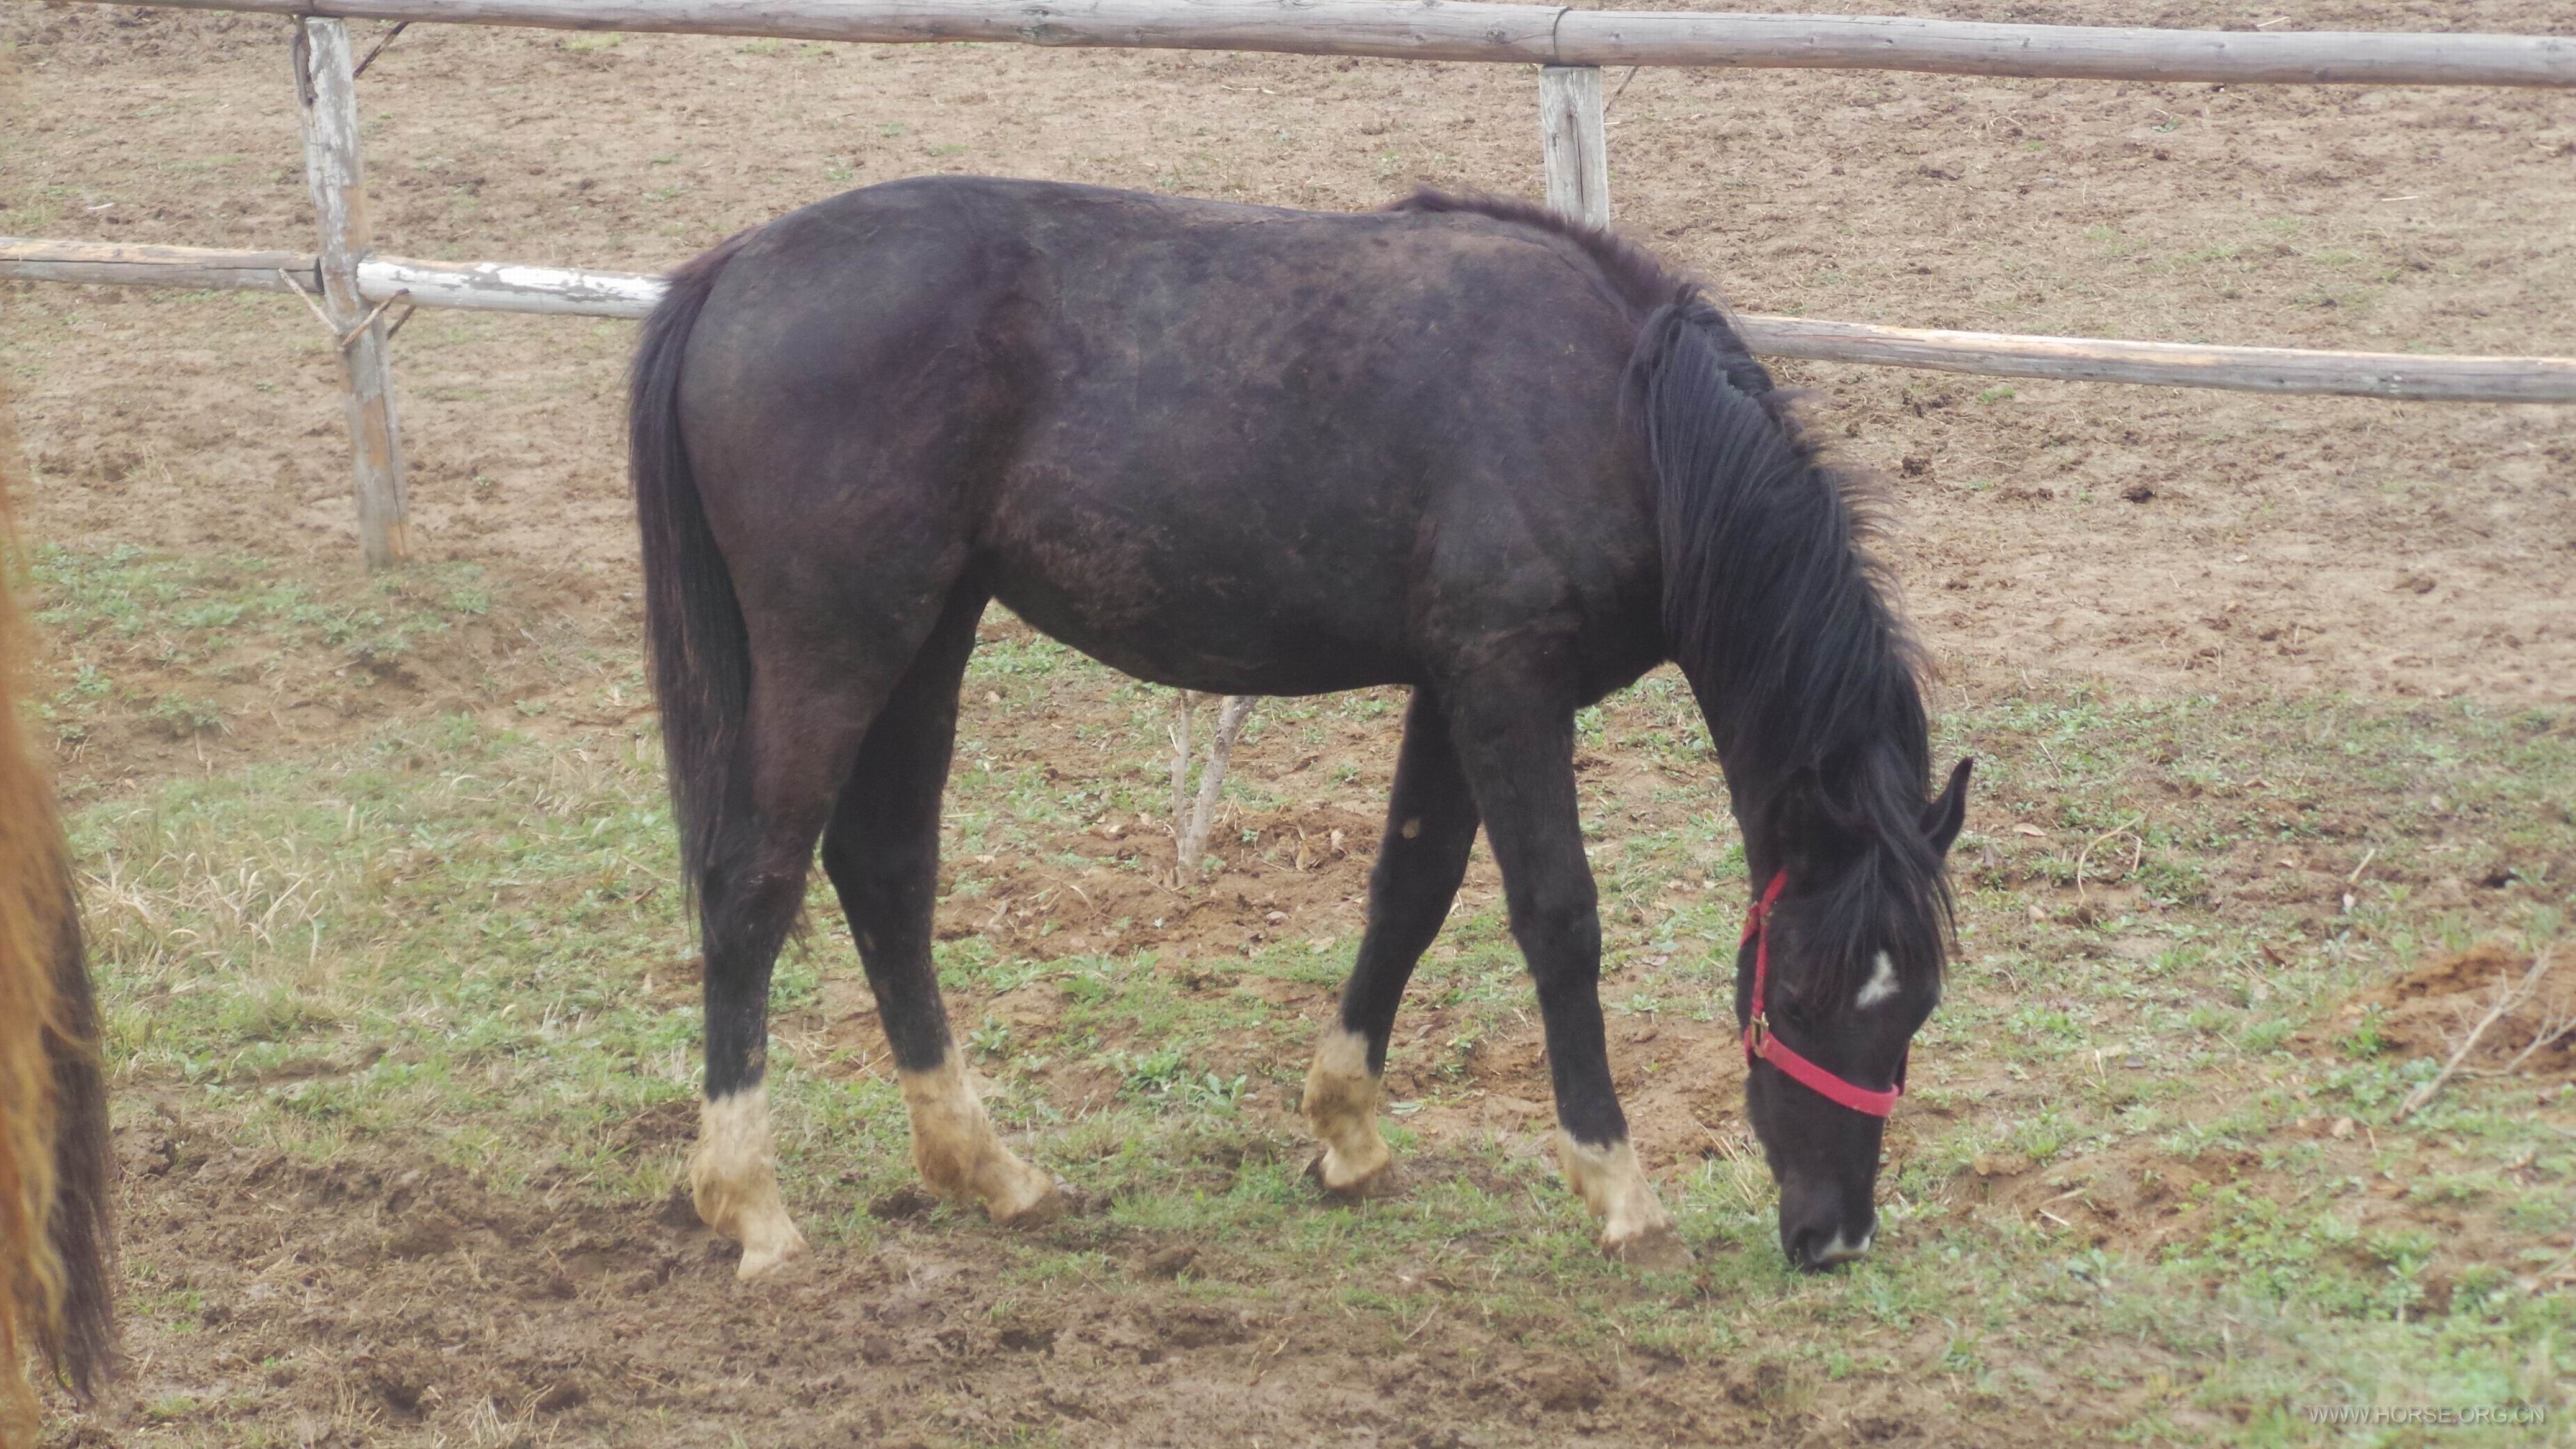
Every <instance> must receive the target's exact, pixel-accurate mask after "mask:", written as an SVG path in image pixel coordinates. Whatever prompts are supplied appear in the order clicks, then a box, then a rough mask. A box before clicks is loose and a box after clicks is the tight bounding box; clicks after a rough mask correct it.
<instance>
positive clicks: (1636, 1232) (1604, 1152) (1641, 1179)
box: [1556, 1130, 1690, 1268]
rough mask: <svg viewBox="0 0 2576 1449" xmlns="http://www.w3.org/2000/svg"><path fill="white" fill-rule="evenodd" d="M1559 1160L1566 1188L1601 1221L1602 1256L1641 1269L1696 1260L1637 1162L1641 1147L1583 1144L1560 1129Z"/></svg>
mask: <svg viewBox="0 0 2576 1449" xmlns="http://www.w3.org/2000/svg"><path fill="white" fill-rule="evenodd" d="M1556 1159H1557V1162H1558V1164H1559V1165H1560V1166H1561V1167H1562V1168H1563V1169H1564V1171H1565V1185H1566V1186H1567V1187H1570V1188H1572V1189H1573V1190H1574V1193H1575V1195H1576V1196H1577V1197H1580V1198H1582V1199H1583V1205H1584V1206H1585V1207H1588V1208H1590V1209H1592V1215H1593V1216H1594V1217H1597V1218H1599V1219H1600V1220H1601V1251H1602V1252H1604V1253H1607V1254H1609V1255H1610V1256H1611V1257H1613V1258H1616V1259H1618V1260H1619V1261H1621V1262H1623V1263H1628V1264H1632V1265H1634V1266H1636V1267H1640V1268H1677V1267H1680V1266H1681V1265H1682V1264H1684V1263H1687V1262H1689V1261H1690V1251H1689V1250H1688V1249H1686V1248H1684V1247H1683V1246H1682V1241H1681V1236H1680V1234H1678V1233H1677V1232H1675V1231H1674V1230H1673V1217H1672V1214H1671V1213H1668V1212H1666V1211H1664V1204H1663V1200H1662V1199H1661V1198H1658V1197H1656V1196H1655V1188H1654V1184H1652V1183H1650V1182H1648V1181H1647V1180H1646V1173H1645V1169H1644V1168H1642V1167H1640V1166H1639V1165H1638V1163H1637V1149H1636V1148H1635V1147H1633V1146H1631V1145H1629V1144H1628V1143H1627V1142H1625V1141H1619V1142H1611V1143H1605V1144H1599V1145H1596V1144H1593V1143H1588V1142H1578V1141H1576V1140H1575V1138H1574V1135H1573V1134H1572V1133H1569V1132H1565V1131H1563V1130H1559V1131H1558V1133H1557V1134H1556Z"/></svg>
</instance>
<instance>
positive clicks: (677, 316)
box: [627, 231, 752, 900]
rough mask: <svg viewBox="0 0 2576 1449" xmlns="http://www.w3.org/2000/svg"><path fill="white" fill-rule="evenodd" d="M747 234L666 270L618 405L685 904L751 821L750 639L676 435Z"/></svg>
mask: <svg viewBox="0 0 2576 1449" xmlns="http://www.w3.org/2000/svg"><path fill="white" fill-rule="evenodd" d="M751 234H752V233H750V232H748V231H746V232H742V233H740V234H738V235H736V236H735V237H733V238H732V239H731V240H728V241H726V242H724V243H723V244H721V245H719V246H717V247H716V248H715V249H714V250H712V251H710V252H707V253H706V254H705V255H703V256H701V257H698V258H697V259H696V260H694V261H692V262H690V263H689V264H688V265H686V266H684V267H681V268H680V269H679V270H678V271H676V272H673V273H672V274H671V283H670V290H669V291H668V292H666V293H664V294H663V297H662V300H661V303H660V304H659V305H657V306H656V307H654V309H653V315H652V316H651V317H649V318H647V319H645V323H644V336H643V340H642V341H641V342H640V343H639V344H638V345H637V347H636V351H635V370H634V375H633V377H632V379H631V382H630V389H629V394H628V402H627V447H628V458H627V465H628V468H629V470H630V471H631V473H632V475H633V478H634V484H635V516H636V522H637V524H638V526H639V528H640V529H641V532H642V535H643V556H644V621H645V631H646V633H647V634H648V635H649V636H650V638H651V641H652V668H653V691H654V695H655V697H656V699H657V700H658V701H659V703H660V705H661V711H662V749H663V756H664V760H665V762H666V764H667V767H668V769H669V771H670V777H671V799H672V804H673V808H674V809H675V810H676V811H677V813H678V815H679V831H680V878H681V881H682V883H683V885H685V886H686V888H687V890H688V893H689V896H690V898H691V899H693V900H694V899H697V898H698V897H699V895H700V892H701V889H702V887H703V886H704V884H705V881H706V873H707V870H708V868H709V864H710V862H712V861H714V860H716V859H718V858H719V856H718V852H717V845H718V842H720V841H721V840H723V839H724V838H725V836H726V835H727V834H728V833H730V832H732V831H736V830H741V829H745V828H748V826H749V824H750V817H751V808H750V796H751V783H750V779H749V768H748V765H749V762H748V760H747V759H746V758H745V757H744V755H743V751H742V742H743V740H744V737H745V734H744V722H745V720H746V718H747V717H748V715H749V714H750V709H751V639H750V635H749V634H748V633H747V632H746V631H745V629H744V627H743V621H742V606H741V604H740V602H739V601H738V600H737V599H736V598H735V596H734V588H733V572H732V570H731V569H730V568H728V567H727V566H726V564H725V559H724V554H723V553H722V552H721V551H720V550H719V549H718V548H717V547H716V539H715V534H714V533H713V532H711V531H710V530H709V529H708V527H707V516H706V508H705V505H704V503H703V501H702V500H701V499H700V498H699V496H698V483H697V479H696V477H695V476H694V475H693V474H692V473H691V472H690V469H689V454H688V448H687V445H686V442H685V440H684V439H682V438H681V436H680V412H679V406H680V366H681V361H682V356H683V354H684V353H686V352H687V350H688V344H689V333H690V331H691V329H693V328H694V327H695V326H696V325H697V320H698V313H699V311H700V309H702V308H704V307H705V306H706V301H707V294H708V293H709V292H711V291H713V290H714V288H715V283H716V279H717V277H718V276H720V275H721V274H722V273H723V271H724V267H725V264H726V263H727V262H728V261H730V260H732V258H733V254H734V253H735V252H736V251H737V250H739V249H740V248H741V246H742V244H743V242H744V241H745V240H746V239H748V238H749V237H750V236H751Z"/></svg>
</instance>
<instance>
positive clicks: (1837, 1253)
mask: <svg viewBox="0 0 2576 1449" xmlns="http://www.w3.org/2000/svg"><path fill="white" fill-rule="evenodd" d="M1879 959H1880V960H1882V961H1884V960H1886V959H1887V958H1886V957H1884V956H1882V957H1880V958H1879ZM1877 1237H1878V1230H1877V1229H1876V1228H1872V1229H1870V1230H1869V1231H1868V1232H1865V1233H1863V1234H1861V1235H1860V1241H1859V1242H1857V1243H1846V1242H1844V1241H1843V1235H1842V1234H1841V1233H1840V1232H1839V1231H1837V1232H1836V1233H1835V1234H1834V1240H1833V1241H1832V1242H1830V1243H1827V1244H1825V1250H1824V1251H1823V1252H1821V1253H1818V1254H1817V1255H1816V1265H1817V1266H1818V1267H1823V1266H1824V1265H1826V1264H1828V1263H1848V1262H1850V1261H1851V1260H1852V1259H1854V1258H1857V1257H1859V1256H1860V1255H1862V1254H1863V1253H1866V1252H1868V1251H1869V1245H1870V1243H1871V1242H1872V1241H1873V1240H1875V1239H1876V1238H1877Z"/></svg>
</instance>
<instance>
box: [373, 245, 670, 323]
mask: <svg viewBox="0 0 2576 1449" xmlns="http://www.w3.org/2000/svg"><path fill="white" fill-rule="evenodd" d="M358 288H359V290H360V291H361V292H363V293H365V294H366V296H367V298H368V300H370V301H377V302H381V301H385V300H387V299H389V298H391V297H393V296H394V295H395V294H396V293H402V292H408V293H410V294H411V295H410V296H409V297H408V298H407V299H406V300H408V301H410V302H413V303H415V304H417V305H419V306H423V307H460V308H464V309H466V310H468V311H480V312H539V313H550V314H553V315H556V316H570V317H642V316H644V315H645V314H647V313H649V312H651V311H652V310H653V304H654V303H656V302H658V301H660V300H662V292H663V288H664V283H663V281H662V279H661V278H660V277H657V276H652V275H648V274H646V273H643V272H594V271H589V270H586V269H580V268H573V267H531V266H522V265H519V264H517V263H514V262H464V263H456V262H422V261H414V260H412V259H410V258H408V257H383V256H379V257H369V258H368V259H367V260H365V261H363V262H361V263H359V264H358Z"/></svg>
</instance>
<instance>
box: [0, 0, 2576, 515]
mask: <svg viewBox="0 0 2576 1449" xmlns="http://www.w3.org/2000/svg"><path fill="white" fill-rule="evenodd" d="M101 3H105V0H101ZM123 3H135V0H123ZM140 3H144V4H150V5H160V6H166V7H171V8H178V9H220V10H236V11H254V12H266V13H271V14H279V15H289V16H293V17H295V18H296V24H295V27H294V47H295V56H296V68H295V74H296V77H297V106H298V114H299V116H300V117H301V120H302V129H303V135H304V151H305V173H306V177H307V179H308V182H309V185H310V189H311V191H312V195H313V202H314V209H315V212H316V214H317V216H318V218H319V220H320V225H321V238H320V250H319V251H317V252H313V253H291V252H264V251H226V250H217V249H209V248H198V247H178V246H122V245H108V244H101V243H90V242H68V241H45V240H30V239H21V238H0V278H18V279H24V280H34V281H54V282H78V283H89V284H140V285H154V286H177V287H188V288H198V289H204V288H243V289H250V290H257V291H276V292H289V291H291V292H294V293H296V294H298V295H299V296H301V297H302V298H303V299H304V301H305V302H306V303H307V304H308V305H310V306H311V307H312V308H313V309H314V311H315V312H316V313H317V314H319V315H320V316H321V317H322V319H323V320H324V321H325V322H326V323H327V325H328V326H329V327H330V328H331V330H332V332H333V334H334V336H335V337H336V339H337V340H338V342H339V351H340V359H341V370H342V379H343V392H344V396H345V400H346V404H347V410H348V422H349V430H350V435H351V438H352V442H353V447H352V470H353V474H354V482H355V486H356V493H357V500H358V520H359V533H360V537H361V540H362V542H363V545H364V548H365V552H366V558H367V562H368V563H369V564H370V565H371V566H373V565H381V564H387V563H392V562H395V561H398V560H400V559H402V558H404V557H405V556H407V555H408V553H409V551H410V546H409V540H408V534H407V530H406V525H405V522H404V504H403V461H402V438H401V431H400V429H399V427H398V426H397V424H396V420H395V412H394V400H393V388H392V377H391V370H390V366H389V363H388V360H387V353H386V348H387V344H388V343H389V341H390V339H391V336H392V333H393V332H394V331H395V330H397V329H399V328H400V326H401V324H402V321H403V319H404V318H407V317H408V316H409V315H410V313H409V311H408V309H409V308H411V307H464V308H476V309H483V310H493V311H512V312H539V313H552V314H559V315H568V316H592V317H641V316H643V315H644V314H645V313H647V312H649V311H650V310H651V309H652V306H653V302H654V300H655V299H656V298H657V297H659V295H660V293H661V289H662V283H661V280H660V279H659V278H658V277H653V276H648V275H644V274H641V273H633V272H601V271H584V270H573V269H568V268H559V267H539V266H519V265H512V264H508V263H500V262H475V263H448V262H428V261H415V260H408V259H404V258H399V257H386V256H379V255H376V254H375V252H374V248H373V232H372V229H371V228H370V226H369V224H368V220H367V209H366V191H365V185H364V176H363V172H362V169H361V163H360V157H359V153H358V112H357V84H356V81H357V71H358V70H359V69H360V68H361V67H360V66H359V64H358V63H356V62H354V61H353V59H352V56H351V51H350V43H349V33H348V28H347V24H346V21H347V20H350V19H379V20H392V21H401V22H411V21H439V22H451V23H464V24H481V25H527V26H541V27H550V28H558V29H574V30H629V31H674V32H688V33H700V34H720V35H758V36H776V37H785V38H790V39H802V40H842V41H872V42H878V43H909V42H933V41H958V40H982V41H1009V42H1017V43H1024V44H1032V45H1060V46H1114V47H1127V48H1148V49H1218V50H1266V51H1284V52H1292V53H1297V54H1311V55H1367V56H1396V57H1408V58H1412V59H1420V60H1465V61H1501V62H1516V63H1523V64H1528V63H1536V64H1537V65H1539V66H1540V71H1539V100H1540V108H1539V136H1540V154H1541V158H1542V163H1543V167H1544V171H1545V175H1546V178H1547V199H1548V203H1549V205H1551V206H1553V207H1555V208H1556V209H1558V210H1560V211H1563V212H1565V213H1567V214H1568V215H1572V216H1576V217H1580V218H1582V219H1584V220H1586V221H1589V222H1592V223H1594V224H1596V225H1605V226H1606V225H1608V224H1609V222H1610V193H1609V162H1608V156H1607V147H1606V144H1605V142H1606V136H1607V131H1606V128H1605V126H1604V124H1603V115H1602V112H1603V102H1602V86H1601V74H1600V71H1599V69H1598V67H1600V66H1603V65H1636V66H1646V65H1685V66H1745V67H1803V68H1816V67H1830V68H1860V69H1879V70H1913V71H1930V72H1940V73H1948V74H1962V75H1997V76H2026V77H2073V78H2081V79H2102V80H2139V81H2202V82H2213V83H2246V82H2274V83H2302V84H2326V85H2346V84H2414V85H2495V86H2551V87H2576V38H2571V37H2555V36H2516V35H2465V34H2434V35H2400V34H2389V33H2376V32H2372V33H2355V32H2346V33H2331V32H2289V33H2281V32H2262V31H2183V30H2153V29H2135V28H2108V27H2096V26H2052V25H1991V24H1982V23H1972V22H1964V21H1945V20H1915V19H1903V18H1893V17H1837V16H1797V15H1735V14H1690V13H1668V12H1654V13H1634V12H1620V11H1604V10H1572V9H1566V8H1562V7H1557V6H1544V5H1494V4H1479V3H1467V0H1458V3H1451V0H140ZM397 305H399V306H402V307H403V308H405V309H406V310H404V311H403V312H401V313H400V314H398V315H396V316H395V317H393V318H392V319H391V320H390V321H389V320H388V318H387V315H386V314H387V313H388V311H390V310H392V309H393V308H394V307H396V306H397ZM1740 320H1741V322H1742V323H1743V326H1744V332H1745V336H1746V340H1747V341H1748V342H1749V343H1750V344H1751V345H1752V346H1753V347H1754V349H1755V350H1756V351H1759V352H1763V353H1767V354H1769V355H1772V356H1777V357H1797V358H1809V359H1814V360H1819V361H1830V362H1860V363H1874V364H1881V365H1887V366H1896V367H1915V368H1932V369H1939V370H1945V371H1953V372H1970V373H1982V374H1987V375H1992V376H2001V377H2038V378H2065V379H2077V380H2084V381H2098V382H2133V383H2151V384H2157V385H2163V386H2179V387H2215V388H2230V389H2237V390H2245V391H2257V392H2287V393H2323V394H2348V395H2356V396H2363V397H2380V398H2404V399H2417V400H2426V401H2442V402H2491V403H2502V402H2530V403H2576V359H2562V358H2540V357H2456V356H2419V355H2415V354H2389V353H2359V352H2322V351H2306V350H2298V349H2289V348H2269V347H2205V346H2199V345H2187V344H2179V343H2165V342H2127V341H2113V340H2106V339H2096V338H2072V337H2022V336H2011V335H2005V334H1999V333H1986V332H1950V331H1927V330H1919V329H1910V328H1898V327H1878V326H1872V325H1868V324H1864V323H1856V322H1824V321H1811V320H1807V319H1803V318H1794V317H1764V316H1746V317H1743V318H1741V319H1740Z"/></svg>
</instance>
